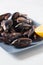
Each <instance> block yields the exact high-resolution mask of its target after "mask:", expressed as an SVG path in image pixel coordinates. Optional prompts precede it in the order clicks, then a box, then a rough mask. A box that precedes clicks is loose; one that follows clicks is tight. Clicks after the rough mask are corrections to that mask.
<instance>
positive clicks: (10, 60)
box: [0, 0, 43, 65]
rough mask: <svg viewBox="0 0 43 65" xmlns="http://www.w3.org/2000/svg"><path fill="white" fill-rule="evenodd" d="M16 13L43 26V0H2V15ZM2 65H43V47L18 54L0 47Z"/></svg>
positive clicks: (0, 12)
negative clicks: (22, 14) (10, 52)
mask: <svg viewBox="0 0 43 65" xmlns="http://www.w3.org/2000/svg"><path fill="white" fill-rule="evenodd" d="M15 11H19V12H22V13H26V14H28V16H29V17H30V18H32V19H33V20H35V21H37V22H39V23H41V24H43V0H0V14H3V13H5V12H11V13H14V12H15ZM0 65H43V45H41V46H38V47H35V48H33V49H30V50H26V51H24V52H21V53H17V54H14V53H13V54H9V53H8V52H6V51H5V50H4V49H3V48H2V47H0Z"/></svg>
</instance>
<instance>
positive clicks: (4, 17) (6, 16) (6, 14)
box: [0, 13, 11, 21]
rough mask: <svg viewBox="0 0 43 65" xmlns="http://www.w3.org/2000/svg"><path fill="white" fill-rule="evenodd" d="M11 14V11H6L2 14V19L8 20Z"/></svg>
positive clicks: (0, 19) (0, 17)
mask: <svg viewBox="0 0 43 65" xmlns="http://www.w3.org/2000/svg"><path fill="white" fill-rule="evenodd" d="M10 16H11V13H5V14H3V15H0V21H3V20H7V19H8V18H9V17H10Z"/></svg>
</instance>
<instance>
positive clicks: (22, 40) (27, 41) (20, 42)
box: [11, 38, 32, 48]
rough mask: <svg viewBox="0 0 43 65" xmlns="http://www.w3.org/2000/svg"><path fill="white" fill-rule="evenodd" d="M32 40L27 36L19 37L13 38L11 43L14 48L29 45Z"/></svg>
mask: <svg viewBox="0 0 43 65" xmlns="http://www.w3.org/2000/svg"><path fill="white" fill-rule="evenodd" d="M31 42H32V40H31V39H29V38H19V39H16V40H14V41H13V42H12V43H11V44H12V45H14V46H15V47H16V48H25V47H27V46H30V45H31Z"/></svg>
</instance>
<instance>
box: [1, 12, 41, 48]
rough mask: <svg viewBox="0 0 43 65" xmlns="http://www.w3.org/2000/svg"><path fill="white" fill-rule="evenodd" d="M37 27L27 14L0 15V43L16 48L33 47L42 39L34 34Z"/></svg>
mask: <svg viewBox="0 0 43 65" xmlns="http://www.w3.org/2000/svg"><path fill="white" fill-rule="evenodd" d="M35 28H36V25H34V23H33V21H32V20H31V19H30V18H28V17H27V15H26V14H21V13H19V12H15V13H14V14H13V15H12V14H11V13H5V14H2V15H0V42H4V43H5V44H8V45H12V46H14V47H16V48H24V47H27V46H30V45H32V42H36V41H40V40H41V38H40V37H39V36H38V35H37V34H36V33H35V32H34V29H35Z"/></svg>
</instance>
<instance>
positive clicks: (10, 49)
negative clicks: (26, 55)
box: [0, 21, 43, 53]
mask: <svg viewBox="0 0 43 65" xmlns="http://www.w3.org/2000/svg"><path fill="white" fill-rule="evenodd" d="M33 23H34V25H36V26H39V25H40V24H39V23H37V22H35V21H33ZM32 44H33V45H31V46H28V47H26V48H22V49H17V48H15V47H14V46H10V45H6V44H4V43H0V46H1V47H2V48H3V49H4V50H6V51H7V52H8V53H17V52H21V51H24V50H27V49H30V48H33V47H35V46H38V45H41V44H43V40H41V41H38V42H33V43H32Z"/></svg>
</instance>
